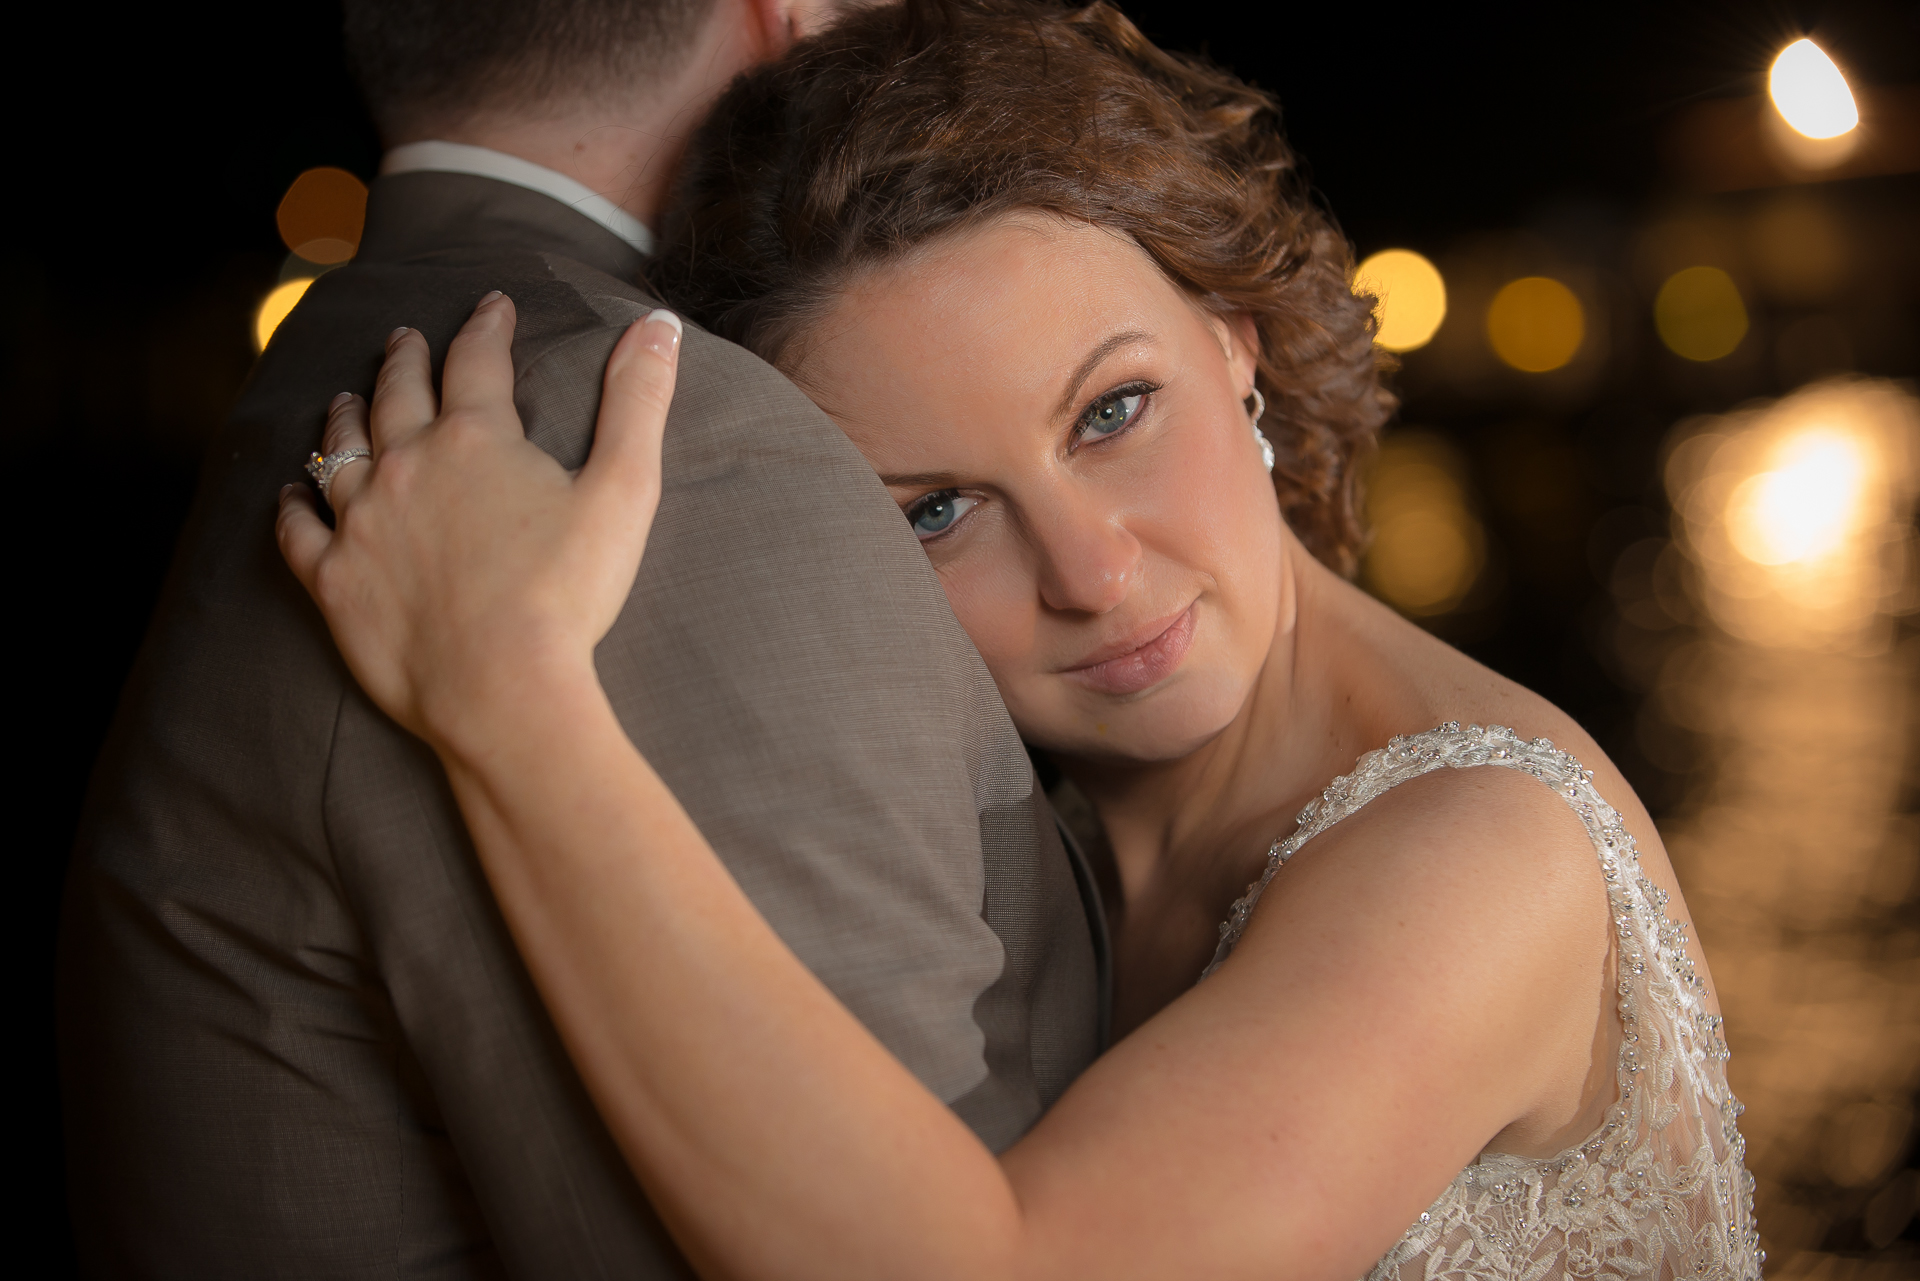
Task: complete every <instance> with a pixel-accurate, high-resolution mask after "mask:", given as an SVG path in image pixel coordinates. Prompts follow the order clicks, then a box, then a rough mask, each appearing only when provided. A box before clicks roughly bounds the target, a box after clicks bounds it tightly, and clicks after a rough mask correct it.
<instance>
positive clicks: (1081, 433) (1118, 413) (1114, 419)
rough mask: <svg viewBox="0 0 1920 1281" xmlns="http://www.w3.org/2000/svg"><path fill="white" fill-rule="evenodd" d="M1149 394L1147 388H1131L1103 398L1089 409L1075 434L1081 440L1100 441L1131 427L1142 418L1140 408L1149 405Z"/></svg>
mask: <svg viewBox="0 0 1920 1281" xmlns="http://www.w3.org/2000/svg"><path fill="white" fill-rule="evenodd" d="M1147 392H1148V389H1147V388H1145V387H1130V388H1128V389H1127V390H1125V391H1122V392H1118V393H1109V394H1108V395H1106V396H1103V397H1101V398H1100V399H1099V400H1096V401H1095V402H1093V404H1092V405H1091V406H1090V407H1088V409H1087V412H1086V414H1085V415H1084V416H1083V417H1082V418H1081V419H1080V428H1079V430H1078V431H1077V432H1075V433H1074V434H1075V435H1076V436H1078V437H1079V439H1080V440H1100V439H1102V438H1104V437H1107V436H1112V435H1114V434H1115V433H1117V432H1119V431H1121V430H1123V429H1124V428H1126V427H1128V426H1130V425H1131V424H1132V423H1133V420H1134V419H1135V418H1138V417H1139V416H1140V407H1141V406H1142V405H1144V404H1146V403H1147ZM1076 443H1077V442H1076Z"/></svg>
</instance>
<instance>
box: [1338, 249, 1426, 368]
mask: <svg viewBox="0 0 1920 1281" xmlns="http://www.w3.org/2000/svg"><path fill="white" fill-rule="evenodd" d="M1353 288H1354V291H1355V292H1356V293H1359V292H1366V293H1370V294H1372V295H1374V297H1376V298H1378V299H1379V300H1380V301H1379V302H1378V304H1377V305H1376V306H1375V307H1374V311H1373V314H1374V318H1375V319H1376V320H1377V321H1378V322H1379V325H1380V330H1379V332H1378V333H1376V334H1375V335H1374V338H1373V340H1374V341H1375V342H1376V343H1379V344H1380V345H1381V346H1382V347H1385V348H1386V349H1387V350H1388V351H1412V350H1413V349H1414V348H1416V347H1424V346H1426V344H1427V342H1428V341H1429V340H1430V339H1431V338H1432V337H1433V333H1434V330H1436V329H1438V328H1440V322H1441V321H1442V320H1445V319H1446V317H1447V286H1446V282H1445V281H1443V280H1442V279H1441V278H1440V270H1439V268H1437V267H1435V266H1434V265H1433V264H1432V263H1430V262H1428V261H1427V260H1426V259H1425V258H1423V257H1421V256H1420V255H1419V254H1417V253H1415V252H1413V250H1411V249H1383V250H1381V251H1380V252H1379V253H1377V254H1373V255H1370V256H1369V257H1368V258H1367V260H1366V261H1365V262H1363V263H1361V264H1360V265H1359V266H1358V267H1357V268H1355V269H1354V273H1353Z"/></svg>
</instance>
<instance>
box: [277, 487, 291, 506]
mask: <svg viewBox="0 0 1920 1281" xmlns="http://www.w3.org/2000/svg"><path fill="white" fill-rule="evenodd" d="M292 492H293V486H292V485H282V486H280V501H281V502H283V503H284V502H286V501H287V495H288V494H291V493H292Z"/></svg>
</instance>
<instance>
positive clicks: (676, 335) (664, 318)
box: [640, 307, 686, 358]
mask: <svg viewBox="0 0 1920 1281" xmlns="http://www.w3.org/2000/svg"><path fill="white" fill-rule="evenodd" d="M640 325H641V328H640V342H641V345H642V346H645V347H647V348H650V349H651V350H653V351H657V352H659V353H660V354H661V355H662V356H666V357H669V358H671V357H672V356H673V353H674V352H675V350H677V349H678V348H679V346H680V337H681V335H682V334H683V333H685V332H686V326H685V325H683V324H681V322H680V317H678V316H676V315H674V314H673V313H672V312H670V311H668V310H667V309H666V308H665V307H658V308H655V309H654V310H652V311H650V312H648V313H647V314H646V315H645V316H643V317H641V320H640Z"/></svg>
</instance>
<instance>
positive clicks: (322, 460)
mask: <svg viewBox="0 0 1920 1281" xmlns="http://www.w3.org/2000/svg"><path fill="white" fill-rule="evenodd" d="M372 457H373V451H372V450H371V449H366V448H363V447H361V446H359V445H355V446H354V447H353V448H352V449H336V450H335V451H334V452H332V453H331V454H322V453H321V452H320V451H319V450H317V449H316V450H315V451H314V452H313V457H311V458H309V459H307V475H309V476H311V477H313V483H314V484H316V485H318V486H320V497H322V498H324V499H326V500H327V506H329V507H331V506H333V478H334V477H335V476H336V475H338V474H339V471H340V469H341V468H342V467H345V466H346V465H347V464H348V463H357V462H359V461H360V460H361V459H362V458H372Z"/></svg>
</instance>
